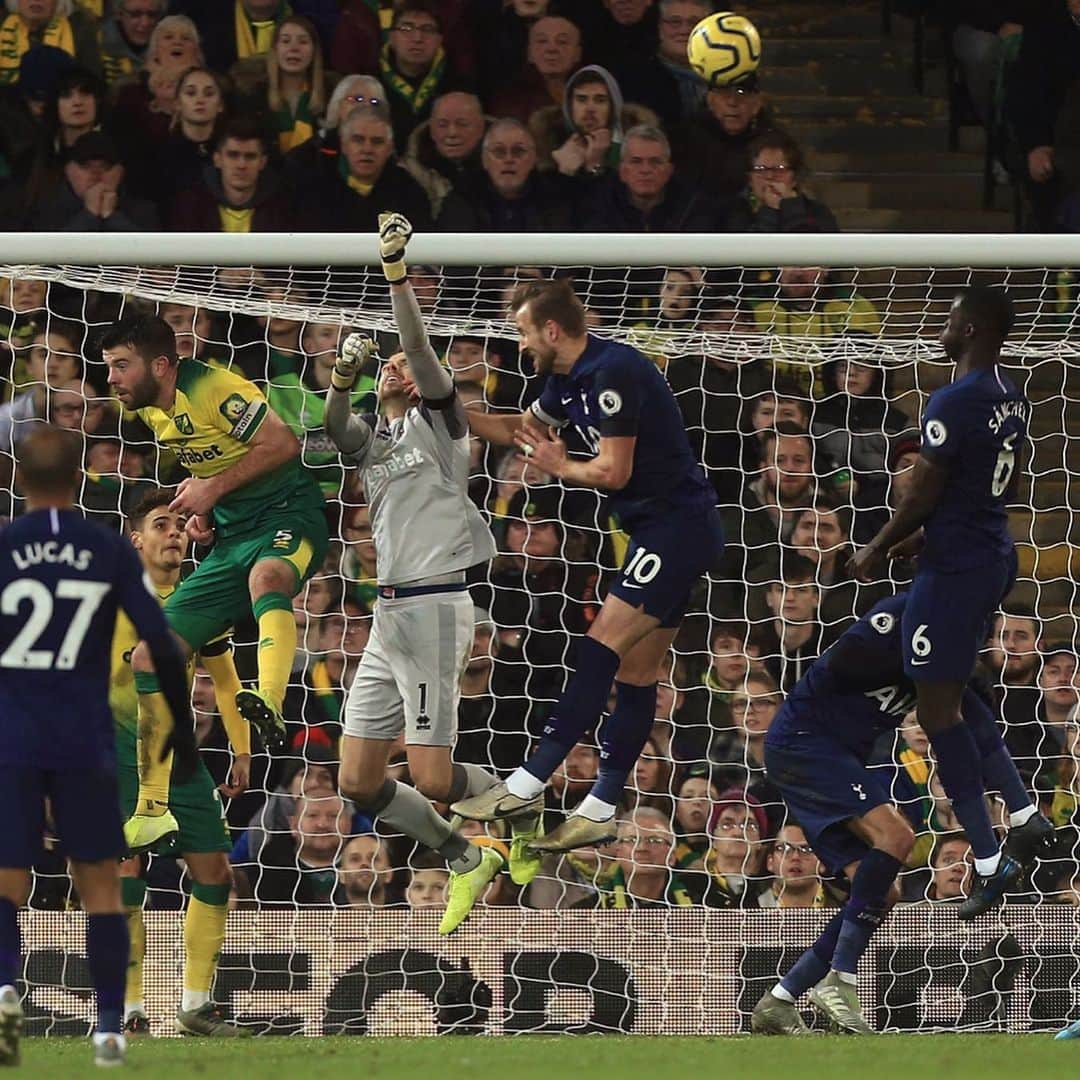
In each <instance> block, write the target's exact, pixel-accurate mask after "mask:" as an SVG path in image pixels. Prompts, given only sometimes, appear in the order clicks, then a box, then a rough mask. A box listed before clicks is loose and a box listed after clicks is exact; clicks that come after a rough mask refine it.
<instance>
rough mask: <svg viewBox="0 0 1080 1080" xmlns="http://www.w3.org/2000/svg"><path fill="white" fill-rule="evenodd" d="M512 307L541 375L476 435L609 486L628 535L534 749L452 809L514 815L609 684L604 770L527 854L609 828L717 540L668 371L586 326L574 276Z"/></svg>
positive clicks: (579, 481)
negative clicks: (571, 447)
mask: <svg viewBox="0 0 1080 1080" xmlns="http://www.w3.org/2000/svg"><path fill="white" fill-rule="evenodd" d="M511 306H512V310H513V314H514V319H515V321H516V323H517V326H518V330H519V331H520V334H521V347H522V350H523V351H525V352H527V353H528V354H529V355H530V356H531V357H532V360H533V363H534V365H535V368H536V371H537V374H539V375H543V376H547V383H546V384H545V386H544V389H543V391H542V392H541V394H540V397H539V399H538V400H537V401H536V402H535V403H534V404H533V405H532V407H531V408H530V409H528V410H527V411H526V412H525V413H524V414H522V415H520V416H501V417H500V416H493V415H491V414H478V413H470V414H469V424H470V427H471V428H472V430H473V432H474V434H476V435H478V436H479V437H480V438H483V439H487V440H489V441H490V442H495V443H502V444H505V445H509V444H511V442H514V443H516V444H517V446H518V447H519V448H520V449H521V451H522V452H523V453H524V454H525V455H526V456H528V457H529V459H530V460H531V461H533V462H535V463H536V464H537V465H538V466H539V467H540V468H541V469H544V470H545V471H546V472H549V473H552V474H553V475H555V476H558V477H560V478H561V479H562V480H563V481H564V482H565V483H566V484H567V485H568V486H571V487H593V488H599V489H601V490H603V491H607V492H608V493H609V494H610V508H611V510H612V511H613V512H614V513H615V514H617V515H618V518H619V521H620V523H621V525H622V528H623V529H624V530H625V531H626V532H627V533H629V535H630V547H629V549H628V551H627V554H626V560H625V562H624V563H623V566H622V569H621V570H620V571H619V573H618V576H617V578H616V580H615V582H614V584H613V585H612V586H611V589H610V590H609V592H608V595H607V597H606V599H605V600H604V603H603V606H602V608H601V610H600V613H599V614H598V615H597V617H596V619H595V621H594V622H593V624H592V626H591V627H590V628H589V632H588V634H587V635H586V636H585V637H584V638H582V640H581V642H580V644H579V646H578V654H577V670H576V671H575V673H574V675H573V676H572V678H571V680H570V683H569V684H568V686H567V688H566V692H565V693H564V694H563V696H562V699H561V700H560V702H559V704H558V706H557V707H556V709H555V714H554V716H553V717H552V718H551V719H550V721H549V722H548V724H547V726H546V727H545V729H544V735H543V738H542V739H541V741H540V743H539V745H538V746H537V748H536V749H535V750H534V752H533V754H532V756H531V757H530V758H529V760H528V761H527V762H526V763H525V764H524V765H523V766H522V767H521V768H519V769H518V770H517V771H516V772H514V773H513V774H512V775H511V776H510V777H509V778H508V779H507V781H506V782H505V783H500V784H498V785H496V787H494V788H491V789H490V790H489V791H487V792H485V793H484V794H483V795H479V796H477V797H475V798H472V799H466V800H464V801H462V802H458V803H456V804H455V805H454V806H453V810H454V811H455V812H456V813H458V814H461V815H462V816H463V817H469V818H476V819H480V820H491V819H493V818H497V817H512V816H514V815H515V814H517V813H520V812H521V810H522V808H524V807H525V806H526V805H528V804H530V803H531V802H532V800H534V799H535V798H536V797H537V796H538V795H540V794H541V793H542V792H543V790H544V787H545V786H546V784H547V781H548V778H549V777H550V776H551V774H552V773H553V772H554V771H555V769H556V768H557V767H558V766H559V764H561V762H562V760H563V758H565V756H566V755H567V754H568V753H569V751H570V750H571V748H572V747H573V746H574V744H575V743H577V742H578V740H579V739H580V738H581V737H582V735H583V734H584V733H585V732H586V731H587V730H588V729H590V728H591V727H592V726H593V725H594V724H595V723H596V721H597V720H598V719H599V717H600V714H601V712H602V711H603V709H604V704H605V702H606V701H607V697H608V694H609V692H610V690H611V684H612V680H614V681H615V686H616V698H615V710H614V712H613V713H612V714H611V716H610V717H609V718H608V720H607V721H606V722H605V723H604V726H603V729H602V731H601V733H600V742H601V763H600V774H599V777H598V779H597V782H596V784H595V785H594V786H593V789H592V791H591V792H590V793H589V795H587V796H586V798H585V799H584V800H583V801H582V802H581V804H580V805H579V806H578V808H577V809H576V810H575V811H574V813H573V814H572V815H571V816H570V817H568V818H567V819H566V821H564V822H563V823H562V824H561V825H559V827H558V828H557V829H555V830H554V831H553V832H552V833H551V834H550V835H549V836H546V837H543V838H539V839H537V840H535V841H533V843H532V844H531V847H532V849H533V850H534V851H567V850H570V849H571V848H574V847H580V846H582V845H585V844H591V843H597V842H599V841H601V840H603V839H606V838H608V837H611V836H613V835H614V832H615V829H614V818H615V807H616V804H617V803H618V802H619V800H620V799H621V798H622V794H623V785H624V784H625V783H626V777H627V775H628V774H629V772H630V770H631V769H633V767H634V764H635V762H636V761H637V758H638V755H639V754H640V753H641V749H642V747H643V746H644V744H645V740H646V739H647V738H648V735H649V731H650V729H651V728H652V724H653V719H654V716H655V712H656V680H657V673H658V671H659V669H660V661H661V660H662V659H663V657H664V656H666V655H667V652H668V649H669V648H670V647H671V643H672V641H673V639H674V637H675V633H676V630H677V629H678V626H679V623H680V621H681V619H682V616H683V612H684V611H685V610H686V605H687V603H688V600H689V595H690V589H691V587H692V586H693V585H694V583H695V582H696V581H697V580H698V579H699V578H700V577H701V575H702V574H704V573H705V572H706V571H707V570H708V569H709V568H710V567H711V566H712V565H713V564H714V563H715V562H716V560H717V559H718V557H719V556H720V554H721V552H722V550H723V536H722V532H721V527H720V517H719V514H718V513H717V510H716V507H715V502H716V496H715V493H714V492H713V489H712V488H711V486H710V485H709V484H708V482H707V481H706V479H705V475H704V473H703V471H702V469H701V467H700V465H699V464H698V463H697V461H696V460H695V459H694V456H693V453H692V452H691V450H690V444H689V442H688V441H687V438H686V432H685V430H684V427H683V422H682V417H681V416H680V414H679V410H678V407H677V405H676V403H675V399H674V397H673V396H672V393H671V390H670V388H669V387H668V385H667V383H666V382H665V381H664V378H663V376H662V375H661V373H660V372H659V371H658V370H657V368H656V366H655V365H654V364H653V363H651V362H650V361H649V360H648V359H646V357H644V356H643V355H642V354H641V353H640V352H638V351H637V350H636V349H633V348H631V347H630V346H628V345H622V344H619V343H617V342H613V341H607V340H602V339H600V338H597V337H594V336H593V335H591V334H589V333H588V332H587V329H586V324H585V309H584V307H583V306H582V304H581V301H580V300H579V299H578V297H577V296H576V295H575V294H574V291H573V289H572V288H571V287H570V285H569V283H568V282H566V281H561V280H554V281H530V282H525V283H523V284H522V285H520V286H519V287H518V289H517V291H516V292H515V293H514V297H513V301H512V305H511ZM556 432H574V433H576V436H577V438H578V439H579V440H580V441H581V442H582V443H583V444H584V446H585V449H586V451H587V453H588V454H589V456H588V457H587V458H571V457H568V456H567V452H566V443H565V442H564V441H563V439H562V438H561V437H560V436H559V435H558V434H556Z"/></svg>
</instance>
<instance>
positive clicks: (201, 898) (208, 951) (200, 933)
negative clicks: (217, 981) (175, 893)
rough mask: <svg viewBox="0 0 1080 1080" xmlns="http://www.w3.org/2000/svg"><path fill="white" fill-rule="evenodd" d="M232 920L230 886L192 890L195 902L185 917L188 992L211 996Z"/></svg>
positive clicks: (197, 887)
mask: <svg viewBox="0 0 1080 1080" xmlns="http://www.w3.org/2000/svg"><path fill="white" fill-rule="evenodd" d="M212 901H220V902H212ZM228 917H229V886H228V885H199V884H196V885H194V886H193V887H192V890H191V900H190V901H189V902H188V908H187V913H186V914H185V915H184V992H185V993H192V992H194V993H196V994H209V993H210V990H211V988H212V987H213V985H214V974H215V972H216V971H217V966H218V961H219V960H220V959H221V946H222V944H223V943H224V941H225V921H226V919H227V918H228Z"/></svg>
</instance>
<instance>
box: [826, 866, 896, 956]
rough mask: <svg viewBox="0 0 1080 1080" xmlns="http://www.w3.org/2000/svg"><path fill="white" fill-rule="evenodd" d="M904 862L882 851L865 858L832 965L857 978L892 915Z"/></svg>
mask: <svg viewBox="0 0 1080 1080" xmlns="http://www.w3.org/2000/svg"><path fill="white" fill-rule="evenodd" d="M903 865H904V864H903V863H902V862H900V860H899V859H897V858H896V857H895V856H893V855H890V854H889V853H888V852H887V851H882V850H881V849H880V848H872V849H871V850H870V851H868V852H867V853H866V855H864V856H863V859H862V861H861V862H860V863H859V869H858V870H856V871H855V877H854V878H853V879H852V882H851V896H850V897H848V901H847V903H846V904H845V905H844V907H843V909H842V914H843V916H844V924H843V926H842V927H841V928H840V936H839V937H838V938H837V941H836V951H835V952H834V953H833V958H832V966H833V968H834V969H835V970H836V971H842V972H844V973H845V974H848V975H854V974H855V973H856V971H858V969H859V961H860V960H861V959H862V955H863V953H864V952H866V947H867V945H869V944H870V938H871V937H872V936H873V933H874V931H875V930H876V929H877V928H878V927H879V926H880V925H881V923H882V921H883V920H884V918H885V916H886V914H888V898H889V889H890V887H891V886H892V883H893V882H894V881H895V880H896V875H897V874H899V873H900V871H901V869H903Z"/></svg>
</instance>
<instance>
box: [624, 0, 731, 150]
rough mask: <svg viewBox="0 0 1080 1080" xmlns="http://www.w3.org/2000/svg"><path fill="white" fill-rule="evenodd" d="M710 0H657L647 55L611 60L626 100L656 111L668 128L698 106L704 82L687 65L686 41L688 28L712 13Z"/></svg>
mask: <svg viewBox="0 0 1080 1080" xmlns="http://www.w3.org/2000/svg"><path fill="white" fill-rule="evenodd" d="M714 6H715V5H714V4H713V3H712V0H659V3H658V4H657V9H658V11H659V38H658V41H657V44H656V49H655V51H654V52H652V53H651V55H649V56H648V57H646V58H643V57H639V56H635V57H632V58H629V59H627V58H625V57H619V58H616V59H615V60H614V63H615V68H614V69H613V70H614V72H615V76H616V78H617V79H618V80H619V85H620V86H621V87H622V88H623V92H624V93H625V94H626V97H627V99H628V100H629V101H636V102H638V103H639V104H641V105H644V106H646V107H647V108H650V109H652V110H653V112H655V113H656V114H657V115H658V116H659V117H660V120H661V121H662V122H663V125H664V127H665V128H666V129H667V130H668V131H674V130H675V129H676V128H677V127H678V126H679V125H680V124H681V123H682V122H683V121H684V120H686V119H688V118H689V117H691V116H693V115H694V114H695V113H696V112H697V110H698V109H700V108H701V104H702V101H703V100H704V98H705V83H704V81H703V80H702V79H701V77H700V76H699V75H698V74H697V73H696V72H695V71H694V70H693V69H692V68H691V67H690V62H689V60H688V59H687V56H686V43H687V41H688V40H689V38H690V31H691V30H693V29H694V27H695V26H697V24H698V23H699V22H700V21H701V20H702V19H704V18H705V16H706V15H709V14H711V12H712V11H713V9H714Z"/></svg>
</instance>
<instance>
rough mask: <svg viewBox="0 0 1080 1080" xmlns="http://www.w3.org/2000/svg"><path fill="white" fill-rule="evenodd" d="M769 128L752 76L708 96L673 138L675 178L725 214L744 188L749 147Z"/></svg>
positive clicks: (767, 112)
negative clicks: (702, 192)
mask: <svg viewBox="0 0 1080 1080" xmlns="http://www.w3.org/2000/svg"><path fill="white" fill-rule="evenodd" d="M772 123H773V118H772V110H771V108H770V107H769V106H768V104H767V103H766V101H765V96H764V94H762V92H761V89H760V86H759V84H758V76H757V75H756V74H754V75H750V76H748V77H747V78H745V79H743V80H741V81H740V82H739V83H738V84H736V85H732V86H720V87H716V88H714V89H712V90H709V91H708V92H707V93H706V95H705V100H704V101H703V102H702V105H701V107H700V108H699V109H698V110H697V112H696V113H694V114H693V115H692V116H691V117H690V118H689V119H688V120H687V121H686V122H685V123H684V124H683V125H682V126H681V128H679V129H678V131H677V132H676V133H675V135H676V138H675V147H674V154H675V163H676V165H677V166H678V169H679V175H680V176H685V177H686V178H687V179H688V180H689V181H690V182H691V183H692V184H694V185H695V186H696V187H698V188H700V189H702V190H706V191H708V192H709V193H710V194H711V195H712V196H713V197H714V198H715V199H716V201H717V203H718V204H719V208H720V209H721V210H722V211H724V212H725V213H726V211H727V210H728V209H729V208H730V207H731V204H732V203H733V202H734V201H735V199H736V198H737V197H738V195H739V194H740V192H741V191H742V190H743V188H744V187H745V186H746V174H747V171H748V170H749V168H750V144H751V143H752V142H753V141H754V139H755V138H757V136H758V135H760V134H762V133H763V132H765V131H768V130H770V129H771V128H772Z"/></svg>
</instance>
